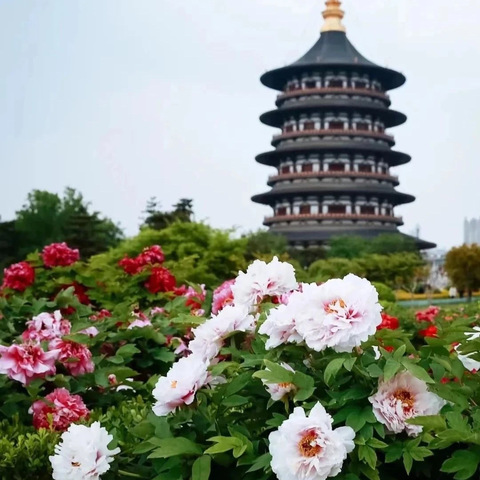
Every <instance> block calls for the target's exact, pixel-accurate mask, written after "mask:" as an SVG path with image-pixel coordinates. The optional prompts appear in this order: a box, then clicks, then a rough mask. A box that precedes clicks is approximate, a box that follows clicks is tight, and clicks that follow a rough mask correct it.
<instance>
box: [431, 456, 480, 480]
mask: <svg viewBox="0 0 480 480" xmlns="http://www.w3.org/2000/svg"><path fill="white" fill-rule="evenodd" d="M479 463H480V457H479V455H478V453H475V452H472V451H470V450H457V451H456V452H454V453H453V455H452V456H451V457H450V458H449V459H448V460H446V461H445V462H443V465H442V468H441V469H440V470H441V471H442V472H445V473H455V476H454V478H455V480H467V479H468V478H471V477H473V475H475V472H476V471H477V469H478V464H479Z"/></svg>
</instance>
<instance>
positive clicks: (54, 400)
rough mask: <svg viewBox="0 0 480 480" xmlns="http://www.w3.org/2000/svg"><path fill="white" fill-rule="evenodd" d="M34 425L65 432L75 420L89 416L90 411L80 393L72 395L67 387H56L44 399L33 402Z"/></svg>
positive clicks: (37, 427) (31, 410)
mask: <svg viewBox="0 0 480 480" xmlns="http://www.w3.org/2000/svg"><path fill="white" fill-rule="evenodd" d="M30 413H33V426H34V427H35V428H36V429H37V430H38V429H40V428H47V429H50V430H57V431H59V432H63V431H65V430H67V428H68V427H69V426H70V425H71V424H72V423H75V422H78V421H79V420H82V419H85V418H88V415H89V414H90V411H89V410H88V408H87V407H86V405H85V404H84V403H83V400H82V398H81V397H80V395H71V394H70V392H69V391H68V390H66V389H65V388H56V389H55V390H54V391H53V392H52V393H49V394H48V395H47V396H46V397H45V398H44V399H42V400H37V401H36V402H34V403H33V404H32V407H31V409H30Z"/></svg>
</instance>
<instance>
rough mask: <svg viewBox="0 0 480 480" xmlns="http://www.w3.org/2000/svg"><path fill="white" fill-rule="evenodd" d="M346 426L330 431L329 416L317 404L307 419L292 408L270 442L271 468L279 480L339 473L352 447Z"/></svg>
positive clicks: (305, 479)
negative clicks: (291, 411)
mask: <svg viewBox="0 0 480 480" xmlns="http://www.w3.org/2000/svg"><path fill="white" fill-rule="evenodd" d="M354 438H355V432H354V431H353V429H352V428H350V427H340V428H336V429H335V430H333V429H332V417H331V416H330V415H329V414H328V413H327V412H326V411H325V409H324V408H323V406H322V405H321V404H320V403H317V404H316V405H315V406H314V407H313V408H312V410H311V411H310V415H309V416H308V417H307V416H306V415H305V411H304V410H303V408H301V407H297V408H295V409H294V411H293V413H292V414H291V415H290V416H289V417H288V419H287V420H285V421H284V422H283V423H282V425H280V427H279V428H278V430H277V431H275V432H272V433H271V434H270V435H269V437H268V439H269V441H270V447H269V449H270V454H271V455H272V462H271V467H272V470H273V471H274V472H275V473H276V475H277V477H278V479H279V480H298V479H302V480H325V479H326V478H328V477H334V476H335V475H337V474H338V473H340V471H341V470H342V465H343V462H344V460H345V459H346V458H347V453H349V452H351V451H352V450H353V449H354V447H355V445H354V443H353V439H354Z"/></svg>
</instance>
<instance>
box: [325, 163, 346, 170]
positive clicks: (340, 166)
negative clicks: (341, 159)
mask: <svg viewBox="0 0 480 480" xmlns="http://www.w3.org/2000/svg"><path fill="white" fill-rule="evenodd" d="M328 170H329V171H330V172H344V171H345V164H344V163H331V164H330V165H329V166H328Z"/></svg>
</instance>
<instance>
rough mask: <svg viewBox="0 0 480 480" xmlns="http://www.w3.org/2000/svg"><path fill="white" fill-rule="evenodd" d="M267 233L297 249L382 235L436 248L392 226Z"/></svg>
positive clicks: (285, 229) (301, 227)
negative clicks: (275, 235)
mask: <svg viewBox="0 0 480 480" xmlns="http://www.w3.org/2000/svg"><path fill="white" fill-rule="evenodd" d="M269 231H270V232H271V233H274V234H278V235H282V236H284V237H286V239H287V241H288V243H289V244H290V245H291V246H293V247H299V248H306V247H313V246H321V245H325V244H327V243H328V241H329V240H330V239H331V238H333V237H342V236H343V237H344V236H356V237H362V238H367V239H370V238H375V237H377V236H378V235H382V234H399V235H402V236H404V237H407V238H409V239H413V240H414V241H415V243H416V245H417V248H418V249H419V250H426V249H429V248H435V247H436V246H437V245H436V244H435V243H432V242H427V241H426V240H422V239H420V238H416V237H412V236H410V235H407V234H405V233H402V232H400V231H398V230H397V229H396V228H395V227H393V226H392V227H390V226H384V227H376V228H371V227H369V228H365V226H355V225H351V226H350V225H349V226H348V228H345V227H339V226H335V225H332V226H327V225H326V226H322V228H321V229H319V228H318V227H317V228H315V227H312V228H310V229H309V228H308V226H305V225H299V226H298V227H296V226H294V225H289V226H275V225H274V226H272V227H271V228H270V229H269Z"/></svg>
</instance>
